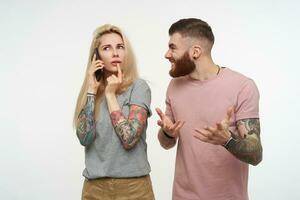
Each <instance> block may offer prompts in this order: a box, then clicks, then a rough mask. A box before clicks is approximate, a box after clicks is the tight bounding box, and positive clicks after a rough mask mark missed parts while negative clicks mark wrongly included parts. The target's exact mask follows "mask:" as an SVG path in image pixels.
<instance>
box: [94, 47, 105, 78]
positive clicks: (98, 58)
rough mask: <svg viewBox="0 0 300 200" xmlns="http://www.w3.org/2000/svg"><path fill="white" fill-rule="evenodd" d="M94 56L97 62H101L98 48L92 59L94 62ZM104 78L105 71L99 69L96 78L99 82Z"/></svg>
mask: <svg viewBox="0 0 300 200" xmlns="http://www.w3.org/2000/svg"><path fill="white" fill-rule="evenodd" d="M94 55H95V56H96V60H100V54H99V51H98V48H95V50H94V53H93V56H92V58H91V59H92V60H93V57H94ZM102 76H103V69H98V70H97V71H95V77H96V80H97V81H100V79H101V78H102Z"/></svg>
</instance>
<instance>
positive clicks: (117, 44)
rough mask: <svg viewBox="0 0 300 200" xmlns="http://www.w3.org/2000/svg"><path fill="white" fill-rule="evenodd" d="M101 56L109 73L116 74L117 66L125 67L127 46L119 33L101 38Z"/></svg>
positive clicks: (108, 34)
mask: <svg viewBox="0 0 300 200" xmlns="http://www.w3.org/2000/svg"><path fill="white" fill-rule="evenodd" d="M99 54H100V57H101V60H102V61H103V62H104V68H105V70H107V71H108V72H111V73H116V72H117V71H118V69H117V65H118V64H119V65H120V67H121V68H122V66H123V65H124V60H125V46H124V42H123V39H122V38H121V36H120V35H119V34H117V33H107V34H104V35H102V36H101V38H100V46H99Z"/></svg>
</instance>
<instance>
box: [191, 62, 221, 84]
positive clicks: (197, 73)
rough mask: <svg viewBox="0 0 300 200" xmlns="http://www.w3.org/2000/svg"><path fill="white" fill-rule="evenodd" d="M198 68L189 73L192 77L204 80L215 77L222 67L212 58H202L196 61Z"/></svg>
mask: <svg viewBox="0 0 300 200" xmlns="http://www.w3.org/2000/svg"><path fill="white" fill-rule="evenodd" d="M195 64H196V69H195V70H194V71H193V72H192V73H190V74H189V76H190V77H191V78H192V79H196V80H200V81H204V80H209V79H211V78H213V77H215V76H216V75H217V74H218V72H219V70H220V67H219V66H218V65H216V64H215V63H214V62H213V60H212V59H211V58H208V57H206V58H202V59H201V60H197V61H196V63H195Z"/></svg>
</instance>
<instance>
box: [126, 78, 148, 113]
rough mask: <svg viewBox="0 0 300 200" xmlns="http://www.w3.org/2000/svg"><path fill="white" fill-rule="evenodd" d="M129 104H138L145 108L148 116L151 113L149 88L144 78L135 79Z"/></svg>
mask: <svg viewBox="0 0 300 200" xmlns="http://www.w3.org/2000/svg"><path fill="white" fill-rule="evenodd" d="M129 104H130V105H132V104H134V105H138V106H141V107H143V108H145V109H146V110H147V112H148V117H150V116H151V115H152V112H151V108H150V104H151V90H150V87H149V86H148V84H147V83H146V81H145V80H142V79H137V80H136V81H135V83H134V85H133V88H132V92H131V96H130V102H129Z"/></svg>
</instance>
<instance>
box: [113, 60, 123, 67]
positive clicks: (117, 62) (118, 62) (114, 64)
mask: <svg viewBox="0 0 300 200" xmlns="http://www.w3.org/2000/svg"><path fill="white" fill-rule="evenodd" d="M111 64H112V65H113V66H117V65H118V64H121V61H114V62H111Z"/></svg>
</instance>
